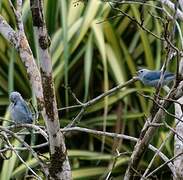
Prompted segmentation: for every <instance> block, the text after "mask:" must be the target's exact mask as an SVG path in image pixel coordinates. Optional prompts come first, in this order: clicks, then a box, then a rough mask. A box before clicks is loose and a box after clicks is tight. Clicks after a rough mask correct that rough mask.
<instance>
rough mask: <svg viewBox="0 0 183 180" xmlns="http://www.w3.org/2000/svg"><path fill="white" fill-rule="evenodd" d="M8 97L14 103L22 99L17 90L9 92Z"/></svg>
mask: <svg viewBox="0 0 183 180" xmlns="http://www.w3.org/2000/svg"><path fill="white" fill-rule="evenodd" d="M9 99H10V101H11V102H12V103H16V102H17V101H18V100H20V99H22V96H21V94H20V93H19V92H16V91H14V92H11V94H10V96H9Z"/></svg>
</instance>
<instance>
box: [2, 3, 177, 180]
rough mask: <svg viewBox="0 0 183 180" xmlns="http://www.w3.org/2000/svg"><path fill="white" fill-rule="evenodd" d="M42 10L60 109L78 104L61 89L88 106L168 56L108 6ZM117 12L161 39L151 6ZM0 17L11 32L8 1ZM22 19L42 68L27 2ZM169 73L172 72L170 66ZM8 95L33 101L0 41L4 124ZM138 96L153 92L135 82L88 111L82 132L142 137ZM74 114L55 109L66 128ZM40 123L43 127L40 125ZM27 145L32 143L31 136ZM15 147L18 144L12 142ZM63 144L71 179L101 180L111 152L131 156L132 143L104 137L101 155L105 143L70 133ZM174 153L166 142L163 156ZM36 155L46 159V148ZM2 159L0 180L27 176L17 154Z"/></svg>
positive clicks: (120, 161) (142, 107)
mask: <svg viewBox="0 0 183 180" xmlns="http://www.w3.org/2000/svg"><path fill="white" fill-rule="evenodd" d="M150 3H152V2H150ZM154 4H155V3H154ZM152 5H153V3H152ZM44 10H45V17H46V25H47V28H48V32H49V35H50V37H51V46H50V54H51V58H52V64H53V76H54V82H55V90H56V96H57V102H58V108H61V107H65V106H69V105H74V104H77V102H76V101H75V99H74V98H73V97H72V95H71V94H70V93H69V90H68V88H66V87H70V88H71V90H72V92H74V93H75V94H76V97H77V98H78V99H79V100H80V101H82V102H86V101H88V100H90V99H92V98H94V97H96V96H98V95H100V94H101V93H103V92H105V91H107V90H109V89H110V88H112V87H115V86H116V85H118V84H120V83H123V82H125V81H127V80H129V79H130V78H131V77H132V76H134V75H135V73H136V71H137V70H138V68H139V67H146V68H149V69H160V66H161V64H162V62H163V60H164V58H165V50H164V49H163V44H162V42H161V41H160V40H158V39H156V38H155V37H153V36H152V35H150V34H148V33H146V32H145V31H143V30H142V29H140V28H138V26H137V25H136V24H134V23H133V22H131V20H130V19H128V18H127V17H124V16H122V15H120V14H119V12H116V11H114V10H112V9H111V7H110V6H109V5H108V3H103V2H101V1H99V0H91V1H88V2H86V3H83V2H77V1H74V0H61V1H52V0H45V1H44ZM121 10H123V11H124V12H126V13H128V14H129V15H130V16H132V17H134V18H135V19H136V20H138V21H140V16H141V14H143V15H144V16H143V17H144V25H145V26H146V28H148V29H149V30H150V31H152V32H153V33H155V34H157V35H158V36H161V33H162V31H163V29H162V24H161V22H160V21H158V20H157V19H155V18H153V17H152V16H151V15H150V14H149V11H150V12H151V13H154V14H159V15H160V16H161V14H160V13H159V12H158V11H156V9H154V8H153V7H152V6H148V7H144V9H143V12H142V6H140V5H138V4H136V5H129V4H126V5H122V6H121ZM0 12H1V14H2V15H3V16H4V17H5V18H6V20H7V21H8V22H9V23H10V25H11V26H12V27H13V28H15V29H16V27H15V17H14V15H13V12H12V10H11V8H10V6H9V4H8V1H6V0H4V1H0ZM114 16H115V17H114ZM111 17H113V18H111ZM23 21H24V25H25V32H26V35H27V38H28V40H29V43H30V46H31V49H32V51H33V54H34V56H35V58H36V61H37V63H38V65H39V55H38V53H39V52H38V50H37V37H36V34H35V33H34V29H33V26H32V18H31V12H30V7H29V1H28V0H25V1H24V4H23ZM170 70H171V71H174V70H175V69H174V63H173V64H172V66H171V68H170ZM12 90H16V91H19V92H20V93H21V94H22V95H23V97H24V98H26V99H29V98H32V99H33V102H34V103H35V101H34V99H35V98H34V96H33V95H32V91H31V86H30V84H29V81H28V77H27V75H26V71H25V69H24V66H23V64H22V62H21V60H20V58H19V55H18V54H17V52H16V51H15V50H14V49H13V48H12V46H11V45H10V44H9V43H8V42H7V41H6V40H5V39H4V38H3V37H2V36H0V113H1V114H0V115H1V116H2V117H5V118H9V115H8V113H7V106H8V104H9V100H8V94H9V93H10V92H11V91H12ZM137 92H140V93H146V94H148V95H152V93H153V92H154V89H153V88H147V87H144V86H143V85H142V84H141V83H139V82H137V83H135V84H134V85H131V86H129V87H126V88H124V89H122V90H120V91H119V92H117V93H116V94H115V95H112V96H109V97H106V98H105V99H104V100H103V101H100V102H98V103H97V104H95V105H92V106H90V107H89V108H88V109H87V112H86V114H85V115H84V117H83V118H82V120H81V122H80V123H79V126H82V127H87V128H92V129H98V130H103V129H106V131H109V132H117V133H124V134H128V135H130V136H134V137H139V133H140V130H141V128H142V126H143V124H144V120H145V116H147V115H148V113H149V110H150V107H151V104H152V102H150V101H149V100H148V99H145V98H144V97H142V96H140V95H139V94H137ZM78 112H79V109H72V110H68V111H59V116H60V123H61V126H62V127H64V126H65V125H66V124H68V123H69V122H70V121H71V120H72V119H73V118H74V117H75V116H76V115H77V113H78ZM169 119H170V118H169ZM170 122H171V119H170ZM39 123H40V124H41V125H42V124H44V123H43V120H42V119H40V120H39ZM2 124H3V125H4V126H5V125H7V122H2ZM167 133H168V131H167V130H166V129H163V128H160V130H159V131H158V134H157V135H156V136H155V138H154V139H153V141H152V144H153V145H155V146H157V147H158V146H159V145H160V144H161V142H162V141H163V140H164V138H165V136H166V134H167ZM27 141H30V139H29V138H28V139H27ZM40 142H41V139H40V137H35V139H34V140H33V141H32V143H33V144H37V143H40ZM13 144H14V145H16V146H21V144H19V143H18V142H17V141H14V142H13ZM66 145H67V148H68V155H69V159H70V163H71V165H72V172H73V179H99V177H104V176H105V175H106V173H108V172H109V171H110V166H109V165H110V163H111V162H113V160H114V158H115V154H116V151H115V149H118V151H119V152H126V151H127V152H132V151H133V147H134V145H135V144H134V143H132V142H129V141H126V140H121V141H117V140H116V139H113V138H109V137H106V138H105V144H104V151H103V152H101V149H103V147H102V137H99V136H96V135H89V134H86V133H76V132H75V133H70V134H69V135H68V136H66ZM172 147H173V143H172V141H171V140H168V141H167V143H166V148H164V150H163V151H164V152H165V154H166V155H167V156H170V155H172V153H173V148H172ZM38 151H39V152H40V153H43V154H44V155H47V156H48V147H45V148H41V149H40V150H38ZM20 154H21V155H22V156H23V158H24V160H25V161H26V162H27V163H28V164H29V165H30V166H31V167H33V168H35V170H37V171H38V170H39V169H38V168H37V162H36V160H35V159H34V158H32V157H31V156H30V155H29V153H28V152H27V151H25V152H20ZM153 154H154V153H153V152H152V151H150V150H148V151H147V152H146V153H145V155H144V158H143V160H142V161H141V164H140V169H141V170H142V171H143V170H144V169H145V168H146V167H147V165H148V162H149V161H150V160H151V159H150V158H152V156H153ZM8 155H9V156H10V152H8V153H7V156H8ZM129 157H130V155H122V156H120V157H118V158H117V159H116V164H115V167H114V168H113V170H112V176H113V177H115V178H116V179H118V178H119V179H121V177H122V176H123V175H124V172H125V170H126V167H127V163H128V160H129ZM0 161H1V165H0V168H1V173H0V179H7V180H8V179H14V178H17V179H21V178H22V177H23V175H24V174H25V173H26V172H27V169H26V167H25V166H24V165H23V164H21V163H20V161H19V160H18V158H17V157H16V155H14V154H13V155H12V156H11V158H10V159H8V160H3V159H1V160H0ZM160 163H161V159H160V158H156V160H155V162H154V166H153V168H155V167H157V166H158V165H160ZM39 173H40V172H38V174H39ZM164 173H169V171H168V169H166V167H165V168H163V170H162V171H161V172H159V173H158V176H159V175H162V174H164ZM159 177H160V176H159Z"/></svg>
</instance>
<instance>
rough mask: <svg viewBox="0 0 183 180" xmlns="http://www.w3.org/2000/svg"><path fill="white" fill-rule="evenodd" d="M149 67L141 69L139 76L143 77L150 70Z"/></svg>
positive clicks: (138, 72)
mask: <svg viewBox="0 0 183 180" xmlns="http://www.w3.org/2000/svg"><path fill="white" fill-rule="evenodd" d="M148 71H149V70H148V69H140V70H139V71H137V76H138V77H139V78H140V79H141V78H143V76H144V75H145V74H146V73H147V72H148Z"/></svg>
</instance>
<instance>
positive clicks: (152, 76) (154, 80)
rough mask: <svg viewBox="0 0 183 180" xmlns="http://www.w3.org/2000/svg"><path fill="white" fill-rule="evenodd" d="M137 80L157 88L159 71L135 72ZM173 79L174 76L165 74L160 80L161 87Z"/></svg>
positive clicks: (145, 70)
mask: <svg viewBox="0 0 183 180" xmlns="http://www.w3.org/2000/svg"><path fill="white" fill-rule="evenodd" d="M137 76H138V78H139V80H140V81H141V82H142V83H143V84H144V85H147V86H153V87H157V86H158V82H159V80H160V77H161V71H151V70H148V69H141V70H139V71H138V72H137ZM174 79H175V74H173V73H170V72H165V73H164V76H163V80H162V86H164V85H167V84H168V83H170V82H171V81H172V80H174Z"/></svg>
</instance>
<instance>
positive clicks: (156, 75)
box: [144, 71, 161, 81]
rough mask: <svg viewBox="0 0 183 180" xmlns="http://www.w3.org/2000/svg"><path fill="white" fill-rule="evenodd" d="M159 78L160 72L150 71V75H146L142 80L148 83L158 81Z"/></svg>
mask: <svg viewBox="0 0 183 180" xmlns="http://www.w3.org/2000/svg"><path fill="white" fill-rule="evenodd" d="M160 76H161V72H160V71H151V72H150V73H146V74H145V75H144V78H145V79H146V80H149V81H154V80H157V79H159V78H160Z"/></svg>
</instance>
